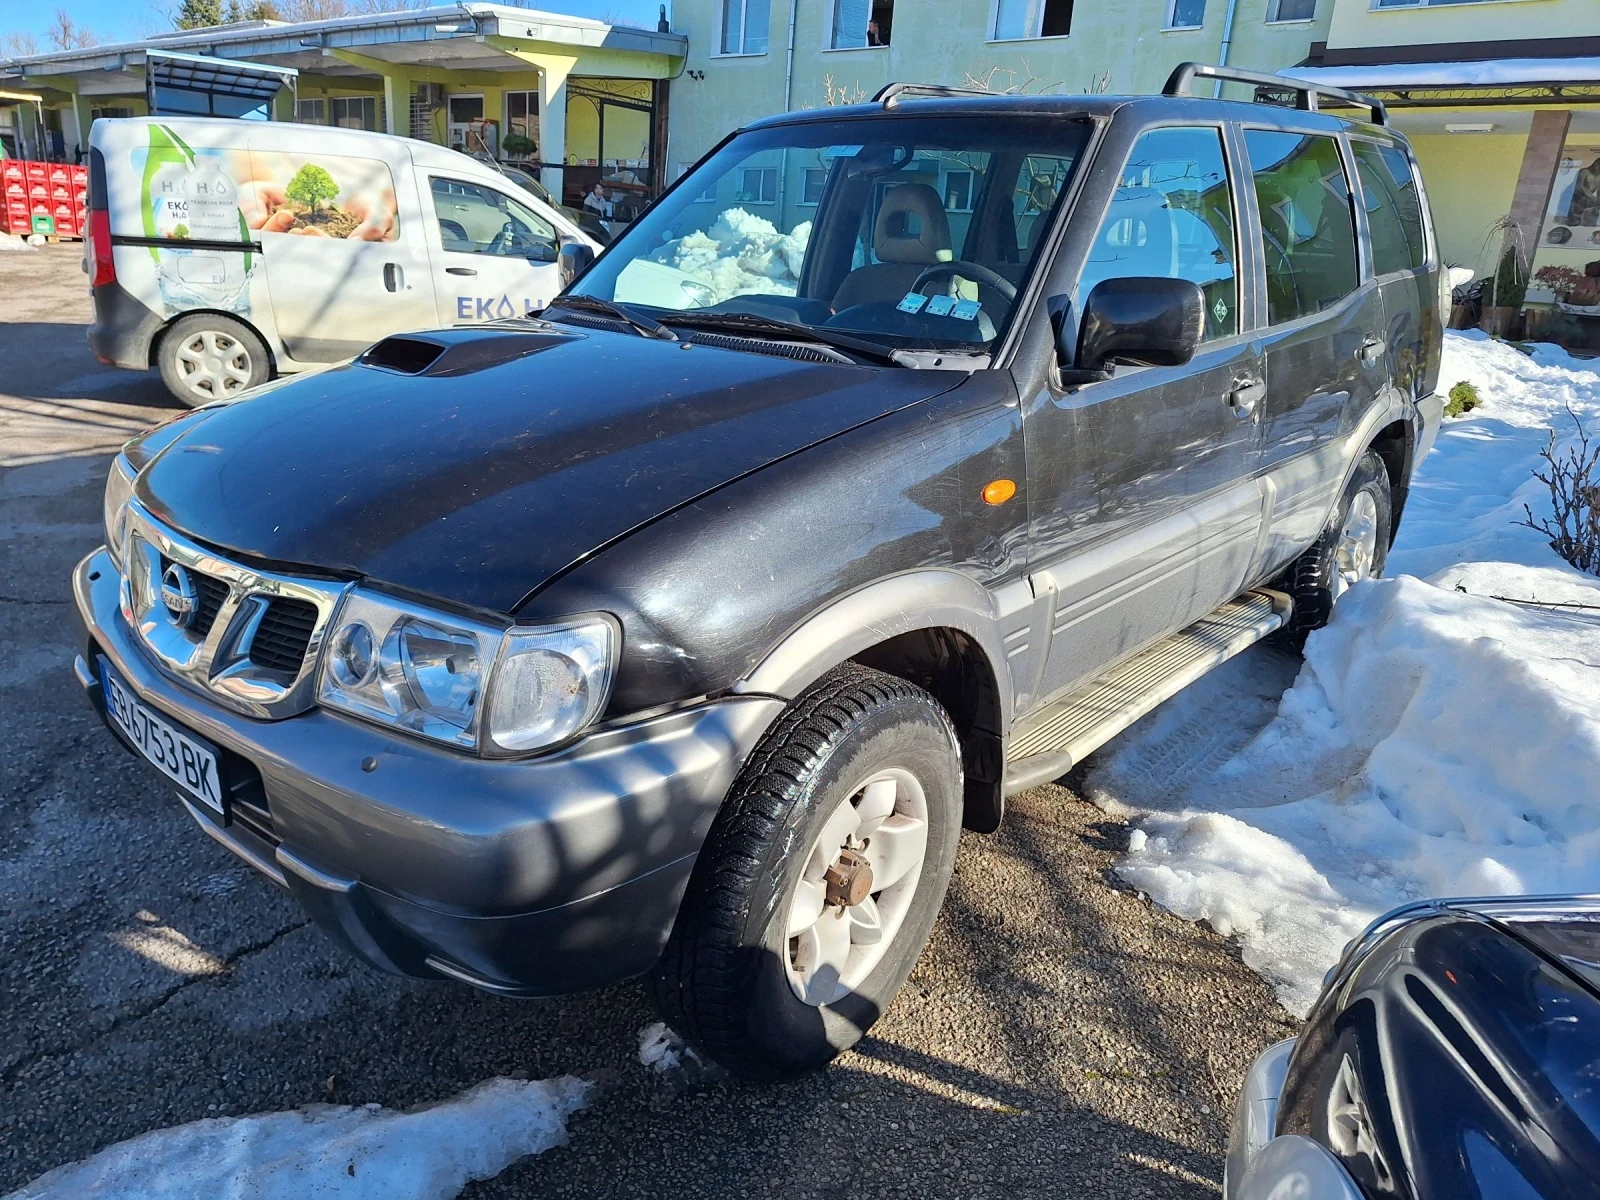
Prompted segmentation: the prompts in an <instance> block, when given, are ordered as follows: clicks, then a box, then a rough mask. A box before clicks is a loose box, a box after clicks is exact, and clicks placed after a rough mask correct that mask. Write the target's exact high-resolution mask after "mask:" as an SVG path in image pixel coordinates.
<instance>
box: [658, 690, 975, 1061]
mask: <svg viewBox="0 0 1600 1200" xmlns="http://www.w3.org/2000/svg"><path fill="white" fill-rule="evenodd" d="M960 832H961V755H960V750H959V748H958V746H957V742H956V735H955V730H954V728H953V727H952V726H951V724H950V718H949V716H948V715H947V714H946V713H945V711H944V709H943V708H941V707H940V705H939V704H938V702H937V701H936V700H934V698H933V697H932V696H930V695H928V693H927V692H925V691H923V690H922V689H921V688H918V687H915V686H914V685H912V684H910V683H907V682H906V681H905V680H903V679H899V678H897V677H895V676H893V675H886V674H884V673H883V672H881V671H874V670H871V669H869V668H866V667H861V666H857V665H855V664H853V663H847V664H845V665H844V666H841V667H839V668H837V669H835V670H834V671H832V672H830V673H829V674H828V675H826V676H824V677H823V678H822V679H821V680H820V681H818V682H817V683H816V684H815V685H814V686H813V687H812V688H811V689H810V690H809V691H807V692H806V693H805V694H804V695H802V696H801V697H800V698H799V699H798V700H796V701H795V702H794V703H793V704H792V705H791V706H790V708H789V709H788V711H786V712H785V713H784V714H783V716H782V717H780V718H779V719H778V721H777V722H776V723H775V724H774V725H773V727H772V728H771V729H770V730H768V731H767V733H766V735H765V736H764V737H763V739H762V741H761V743H760V745H758V746H757V748H756V750H755V752H754V753H753V754H752V755H751V757H750V760H749V761H748V762H747V763H746V764H745V766H744V769H743V770H742V771H741V772H740V775H739V778H738V779H737V781H736V782H735V783H734V786H733V788H732V790H731V791H730V792H729V795H728V799H727V801H726V802H725V803H724V804H723V806H722V809H721V811H720V812H719V813H718V814H717V818H716V820H715V821H714V822H713V824H712V827H711V832H710V834H709V835H708V836H707V838H706V844H705V847H704V848H703V849H702V850H701V852H700V856H699V859H698V861H697V862H696V864H695V870H694V875H693V877H692V878H691V880H690V883H689V888H688V892H687V894H686V895H685V896H684V900H683V905H682V907H681V908H680V910H679V913H678V920H677V924H676V925H675V926H674V928H673V932H672V937H671V939H670V940H669V941H668V944H667V949H666V952H665V954H664V955H663V956H662V959H661V962H660V963H659V964H658V965H657V967H656V969H655V971H654V972H653V973H652V976H651V985H652V992H653V993H654V996H655V1000H656V1004H657V1007H658V1008H659V1009H660V1010H661V1015H662V1017H663V1018H664V1019H665V1020H666V1022H667V1023H668V1024H669V1025H671V1026H672V1027H673V1028H675V1029H676V1030H677V1031H678V1032H679V1033H681V1034H683V1035H684V1036H685V1037H686V1038H687V1039H688V1040H689V1041H690V1042H691V1043H693V1044H694V1045H695V1046H697V1047H698V1048H699V1049H700V1050H702V1051H703V1052H704V1053H706V1054H707V1055H709V1056H710V1057H711V1058H712V1059H714V1060H715V1061H717V1062H718V1063H720V1064H721V1065H722V1066H724V1067H726V1068H727V1069H728V1070H729V1071H731V1072H732V1073H734V1074H736V1075H740V1076H744V1077H746V1078H752V1079H778V1078H784V1077H788V1076H793V1075H797V1074H800V1073H802V1072H805V1071H809V1070H813V1069H815V1068H818V1067H821V1066H824V1065H826V1064H827V1063H828V1062H829V1061H831V1060H832V1059H833V1058H834V1057H835V1056H836V1055H837V1054H839V1053H840V1051H842V1050H846V1049H848V1048H849V1047H850V1046H852V1045H854V1044H855V1042H856V1041H857V1040H859V1039H860V1038H861V1036H862V1035H863V1034H865V1033H866V1031H867V1030H868V1029H869V1028H870V1027H871V1026H872V1024H873V1022H874V1021H876V1020H877V1019H878V1017H879V1016H880V1015H881V1014H882V1012H883V1010H884V1009H885V1008H887V1007H888V1005H889V1002H890V1000H892V999H893V998H894V995H895V993H896V992H897V991H899V989H900V986H901V984H903V983H904V982H905V979H906V976H907V975H909V974H910V972H911V968H912V967H913V966H914V965H915V963H916V961H917V958H918V956H919V955H920V954H921V953H922V948H923V946H924V945H925V944H926V942H927V939H928V935H929V933H930V932H931V931H932V929H933V922H934V919H935V918H936V917H937V915H938V912H939V906H940V904H941V903H942V902H943V900H944V894H945V889H946V888H947V887H948V885H949V882H950V875H951V872H952V870H953V869H954V867H955V854H956V842H957V840H958V838H959V836H960Z"/></svg>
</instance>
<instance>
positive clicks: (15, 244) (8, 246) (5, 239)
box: [0, 233, 43, 252]
mask: <svg viewBox="0 0 1600 1200" xmlns="http://www.w3.org/2000/svg"><path fill="white" fill-rule="evenodd" d="M40 240H43V239H40ZM32 249H33V247H32V246H30V245H29V244H28V243H27V242H26V241H25V240H24V239H22V238H19V237H13V236H12V235H11V234H9V233H0V252H4V251H6V250H32Z"/></svg>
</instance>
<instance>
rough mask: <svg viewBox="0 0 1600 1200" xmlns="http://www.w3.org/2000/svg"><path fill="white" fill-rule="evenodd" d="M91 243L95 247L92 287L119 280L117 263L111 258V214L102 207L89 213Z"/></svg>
mask: <svg viewBox="0 0 1600 1200" xmlns="http://www.w3.org/2000/svg"><path fill="white" fill-rule="evenodd" d="M89 245H90V246H92V247H93V248H94V275H93V276H92V277H91V278H90V280H89V286H90V287H101V286H103V285H105V284H108V283H115V282H116V281H117V264H116V263H115V262H114V261H113V260H112V258H111V214H110V213H108V212H106V211H105V210H104V209H101V210H100V211H99V212H90V214H89Z"/></svg>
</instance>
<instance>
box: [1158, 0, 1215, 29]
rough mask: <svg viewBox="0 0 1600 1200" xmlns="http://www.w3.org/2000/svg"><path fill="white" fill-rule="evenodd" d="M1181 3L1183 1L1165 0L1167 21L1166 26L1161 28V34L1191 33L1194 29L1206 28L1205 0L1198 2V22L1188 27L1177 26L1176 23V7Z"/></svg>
mask: <svg viewBox="0 0 1600 1200" xmlns="http://www.w3.org/2000/svg"><path fill="white" fill-rule="evenodd" d="M1183 2H1184V0H1167V21H1166V24H1164V25H1163V26H1162V27H1161V28H1162V30H1163V32H1166V31H1173V32H1179V33H1183V32H1191V31H1193V30H1196V29H1204V28H1205V27H1206V7H1207V5H1206V0H1200V19H1199V20H1198V21H1196V22H1194V23H1192V24H1189V25H1179V24H1178V23H1177V21H1178V5H1180V4H1182V3H1183Z"/></svg>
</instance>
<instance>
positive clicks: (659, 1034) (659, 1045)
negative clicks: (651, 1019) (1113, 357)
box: [639, 1021, 686, 1074]
mask: <svg viewBox="0 0 1600 1200" xmlns="http://www.w3.org/2000/svg"><path fill="white" fill-rule="evenodd" d="M685 1049H686V1047H685V1046H684V1043H683V1039H682V1038H681V1037H679V1036H678V1035H677V1034H676V1033H674V1032H673V1031H672V1030H671V1029H669V1028H668V1027H667V1023H666V1022H665V1021H657V1022H656V1023H655V1024H653V1025H646V1026H645V1027H644V1028H643V1029H641V1030H640V1031H639V1061H640V1062H641V1063H642V1064H644V1065H645V1066H646V1067H648V1068H649V1069H650V1070H652V1071H654V1072H656V1073H657V1074H665V1073H666V1072H668V1071H671V1070H675V1069H676V1068H677V1066H678V1064H679V1063H680V1062H682V1061H683V1054H684V1050H685Z"/></svg>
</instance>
